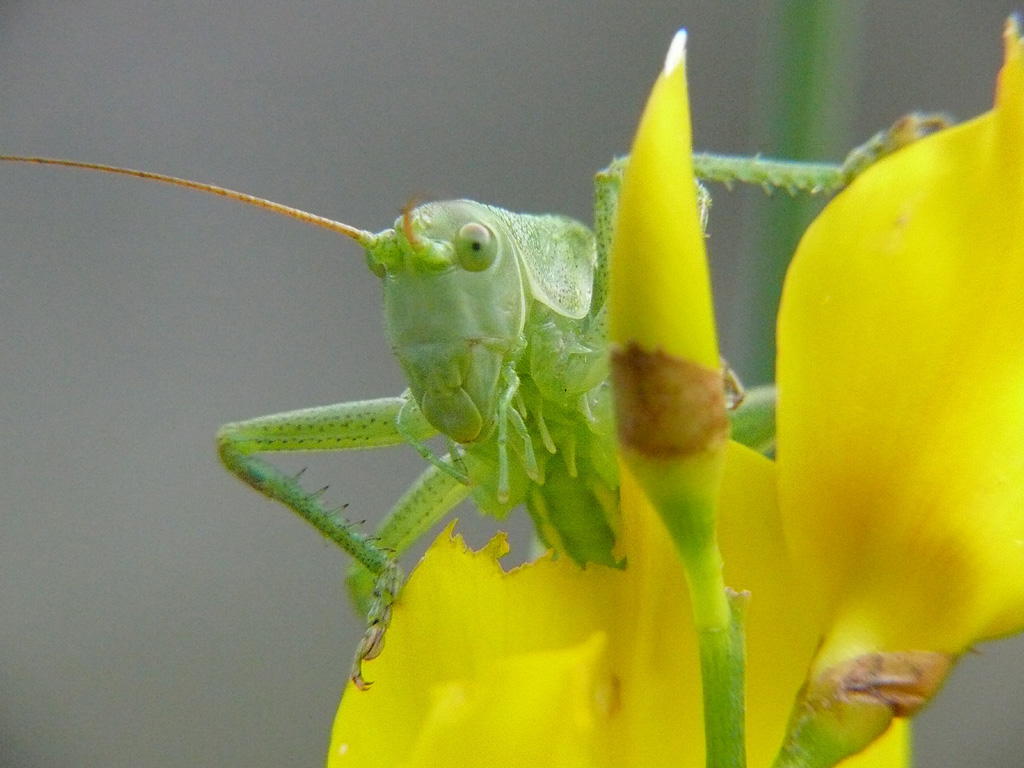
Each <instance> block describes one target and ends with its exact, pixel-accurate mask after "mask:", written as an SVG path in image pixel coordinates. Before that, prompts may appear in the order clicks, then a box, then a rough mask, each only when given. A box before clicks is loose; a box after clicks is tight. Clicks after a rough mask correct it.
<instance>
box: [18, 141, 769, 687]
mask: <svg viewBox="0 0 1024 768" xmlns="http://www.w3.org/2000/svg"><path fill="white" fill-rule="evenodd" d="M0 160H5V161H11V162H34V163H40V164H47V165H59V166H65V167H72V168H82V169H87V170H95V171H104V172H109V173H117V174H122V175H129V176H135V177H139V178H143V179H148V180H152V181H159V182H163V183H168V184H174V185H177V186H183V187H187V188H190V189H195V190H199V191H204V192H208V193H213V194H218V195H222V196H225V197H229V198H232V199H235V200H238V201H240V202H244V203H248V204H250V205H255V206H257V207H261V208H264V209H267V210H270V211H273V212H276V213H280V214H284V215H287V216H291V217H293V218H297V219H300V220H302V221H306V222H308V223H312V224H316V225H318V226H321V227H325V228H327V229H331V230H334V231H336V232H339V233H340V234H342V235H345V236H346V237H348V238H350V239H352V240H354V241H355V242H357V243H359V244H360V245H361V246H362V247H363V248H364V249H365V252H366V262H367V265H368V267H369V269H370V270H371V271H372V272H373V273H374V274H375V275H376V276H377V277H378V278H380V280H381V283H382V287H383V304H384V314H385V322H386V328H387V335H388V339H389V341H390V343H391V346H392V349H393V351H394V353H395V355H396V357H397V359H398V362H399V364H400V365H401V367H402V370H403V372H404V373H405V376H406V379H407V382H408V384H409V389H407V390H406V391H405V392H404V393H402V394H401V395H399V396H397V397H390V398H380V399H375V400H365V401H352V402H343V403H338V404H335V405H328V406H322V407H316V408H306V409H301V410H296V411H290V412H287V413H279V414H274V415H270V416H263V417H258V418H254V419H249V420H247V421H240V422H235V423H231V424H227V425H225V426H223V427H221V429H220V430H219V432H218V434H217V446H218V450H219V454H220V457H221V460H222V461H223V463H224V465H225V466H226V467H227V468H228V469H229V470H230V471H231V472H233V473H234V474H235V475H236V476H238V477H239V478H240V479H241V480H243V481H244V482H245V483H247V484H248V485H250V486H252V487H253V488H255V489H256V490H257V491H259V492H260V493H262V494H263V495H265V496H267V497H269V498H271V499H274V500H276V501H279V502H281V503H283V504H285V505H286V506H288V507H289V508H291V509H292V510H294V511H295V512H297V513H298V514H299V515H300V516H301V517H303V518H305V519H306V520H307V521H309V522H310V523H311V524H312V525H313V526H314V527H315V528H316V529H317V530H318V531H320V532H321V533H322V534H323V535H324V536H325V537H327V538H328V539H330V540H331V541H334V542H335V543H337V544H338V545H339V546H340V547H341V548H342V549H344V550H345V551H346V552H347V553H348V554H350V555H351V556H352V557H353V558H354V560H355V563H354V564H353V567H352V569H351V571H350V574H349V578H348V584H349V589H350V593H351V596H352V598H353V601H354V602H355V604H356V606H357V609H358V610H360V611H361V612H363V613H364V614H365V615H366V617H367V622H368V625H369V629H368V630H367V633H366V635H365V636H364V638H363V640H362V642H361V643H360V647H359V648H358V650H357V652H356V657H355V660H354V662H353V666H352V671H351V678H352V680H353V682H354V683H355V684H356V685H357V686H359V687H365V685H367V683H366V682H365V681H364V680H363V677H362V673H361V662H362V661H364V660H367V659H372V658H374V657H375V656H376V655H377V654H378V653H379V652H380V650H381V648H382V645H383V638H384V633H385V630H386V628H387V625H388V623H389V620H390V613H391V605H392V602H393V600H394V598H395V596H396V595H397V593H398V590H399V588H400V586H401V582H402V574H401V571H400V569H399V567H398V565H397V558H398V556H399V555H400V554H401V553H402V552H403V551H405V550H406V549H407V548H408V547H409V545H410V544H411V543H412V542H414V541H415V540H416V539H418V538H419V537H420V536H422V535H423V534H425V533H426V532H427V531H428V530H429V529H430V528H431V527H432V526H433V525H434V524H436V523H437V522H438V521H439V520H441V519H442V518H443V517H444V516H445V515H446V514H447V513H448V512H449V511H451V510H452V508H454V507H455V506H456V505H457V504H458V503H460V502H461V501H463V500H464V499H465V498H467V497H468V496H472V498H473V500H474V501H475V503H476V504H477V506H478V507H479V508H480V509H481V511H482V512H484V513H486V514H489V515H492V516H494V517H498V518H502V517H504V516H505V515H507V514H508V512H509V511H510V510H511V509H513V508H514V507H516V506H518V505H520V504H523V505H524V506H525V507H526V509H527V511H528V512H529V514H530V516H531V518H532V520H533V523H534V525H535V527H536V531H537V535H538V537H539V539H540V540H541V542H542V543H543V544H544V545H545V546H547V547H549V548H551V549H553V550H554V551H555V552H556V553H559V554H562V555H565V556H568V557H570V558H571V559H572V560H574V561H575V562H577V563H578V564H580V565H586V564H588V563H597V564H601V565H606V566H620V565H622V563H621V562H620V561H619V559H618V558H617V557H616V554H615V550H614V547H615V540H616V531H617V526H618V521H619V520H618V468H617V464H616V457H615V441H614V424H613V420H612V409H611V394H610V389H609V383H608V380H607V378H608V377H607V374H608V369H607V361H606V357H607V355H606V351H607V350H606V347H607V344H606V340H605V315H606V306H605V303H606V297H607V285H608V252H609V248H610V244H611V235H612V227H613V222H614V216H615V205H616V201H617V197H618V189H619V185H620V183H621V179H622V174H623V172H624V168H625V164H624V163H623V162H621V161H618V162H616V163H613V164H612V165H611V166H609V168H608V169H606V170H605V171H602V172H601V173H599V174H598V175H597V177H596V185H595V222H594V230H593V231H591V230H590V229H588V228H587V227H585V226H584V225H583V224H581V223H579V222H577V221H575V220H572V219H569V218H566V217H562V216H555V215H532V214H514V213H510V212H508V211H505V210H503V209H500V208H495V207H492V206H488V205H484V204H481V203H476V202H473V201H470V200H451V201H442V202H431V203H426V204H423V205H419V206H417V207H415V208H410V209H407V210H405V211H403V213H402V215H401V216H400V217H399V218H398V219H397V220H396V222H395V225H394V227H392V228H390V229H386V230H383V231H381V232H377V233H371V232H367V231H364V230H361V229H358V228H355V227H351V226H349V225H347V224H343V223H340V222H336V221H333V220H330V219H326V218H323V217H320V216H316V215H314V214H309V213H306V212H304V211H300V210H297V209H294V208H290V207H288V206H284V205H281V204H278V203H274V202H271V201H268V200H264V199H262V198H257V197H254V196H252V195H248V194H244V193H240V192H235V191H233V190H229V189H225V188H222V187H216V186H213V185H209V184H204V183H199V182H193V181H188V180H185V179H179V178H176V177H172V176H165V175H162V174H155V173H150V172H146V171H135V170H130V169H125V168H118V167H114V166H106V165H99V164H92V163H82V162H77V161H72V160H56V159H49V158H33V157H18V156H9V155H8V156H0ZM701 200H702V206H705V209H706V205H707V202H708V200H707V196H706V194H704V195H702V196H701ZM723 371H724V375H725V376H726V383H727V389H732V390H734V391H737V392H738V384H737V383H736V382H735V380H734V378H733V377H732V376H731V373H730V372H729V371H728V368H727V367H724V368H723ZM736 399H737V400H738V399H739V398H738V397H737V398H736ZM773 402H774V401H773V396H772V393H771V391H770V389H764V390H758V391H755V392H754V393H752V396H750V397H748V398H747V399H746V401H745V404H744V406H743V407H741V408H739V410H737V411H735V412H734V414H733V422H734V437H736V438H737V439H739V440H740V441H741V442H746V443H748V444H752V445H755V446H756V447H761V446H762V445H763V444H764V443H765V442H766V440H767V441H769V442H770V438H771V434H772V432H773V416H774V413H773ZM436 435H440V436H441V437H442V438H443V440H444V441H445V443H446V445H447V451H446V452H445V453H444V454H443V455H437V453H436V452H435V451H434V450H432V449H431V447H430V446H428V445H427V444H426V442H425V441H426V440H428V439H430V438H431V437H434V436H436ZM398 444H409V445H412V446H413V447H414V448H416V450H417V451H418V452H419V453H420V454H421V455H422V456H423V457H424V458H425V459H426V460H427V462H428V466H427V468H426V469H425V470H424V471H423V473H422V474H421V475H420V477H419V478H418V479H417V480H416V481H415V482H414V483H413V484H412V485H411V486H410V487H409V489H408V490H407V491H406V492H405V493H404V494H403V495H402V497H401V498H400V499H399V500H398V501H397V502H396V503H395V505H394V506H393V508H392V509H391V511H390V512H389V514H388V515H387V516H386V518H385V519H384V521H383V522H382V523H381V525H380V526H379V527H378V529H377V530H376V531H375V532H374V533H373V534H372V535H368V534H366V533H364V532H363V531H361V530H360V528H359V527H358V526H357V525H356V524H353V523H350V522H348V521H345V520H343V519H342V518H340V517H339V516H338V515H337V513H336V511H335V510H333V509H331V508H330V507H328V506H327V505H325V504H324V503H323V501H322V499H321V498H320V494H319V493H310V492H308V491H306V490H305V489H304V488H303V486H302V485H301V484H300V478H299V476H292V475H288V474H286V473H285V472H283V471H281V470H279V469H278V468H276V467H275V466H274V465H273V464H271V463H269V462H268V461H266V460H265V459H263V458H261V454H268V453H276V452H296V451H334V450H355V449H365V448H380V447H385V446H391V445H398ZM300 474H301V473H300Z"/></svg>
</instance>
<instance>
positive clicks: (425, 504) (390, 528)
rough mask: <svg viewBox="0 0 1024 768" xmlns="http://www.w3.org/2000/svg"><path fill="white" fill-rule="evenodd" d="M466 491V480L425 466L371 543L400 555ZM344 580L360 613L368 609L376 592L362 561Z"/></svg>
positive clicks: (372, 579)
mask: <svg viewBox="0 0 1024 768" xmlns="http://www.w3.org/2000/svg"><path fill="white" fill-rule="evenodd" d="M439 461H442V462H450V461H451V457H450V456H445V457H443V458H441V459H439ZM469 493H470V487H469V486H468V485H466V484H465V483H462V482H459V481H458V480H456V479H455V478H453V477H452V476H451V475H450V474H448V473H447V472H445V471H444V470H442V469H439V468H438V467H435V466H430V467H427V469H426V470H425V471H424V472H423V474H421V475H420V476H419V478H417V480H416V482H415V483H413V484H412V485H411V486H410V487H409V489H408V490H406V492H405V493H404V494H402V497H401V498H400V499H399V500H398V501H397V502H395V506H394V507H392V509H391V511H390V512H389V513H388V515H387V517H385V518H384V521H383V522H382V523H381V524H380V526H379V527H378V528H377V530H376V531H375V532H374V534H373V542H374V544H376V545H377V546H378V547H380V548H381V549H384V550H386V551H388V552H391V553H392V554H393V555H394V556H396V557H397V556H398V555H401V554H402V553H403V552H405V550H406V549H408V547H409V546H410V545H411V544H412V543H413V542H415V541H416V540H417V539H419V538H420V537H421V536H423V535H424V534H425V533H426V532H427V531H428V530H430V528H431V527H433V525H434V524H435V523H437V522H438V521H439V520H441V519H442V518H443V517H444V516H445V515H446V514H448V512H450V511H451V510H452V509H454V508H455V506H456V505H457V504H458V503H459V502H461V501H463V500H464V499H465V498H466V497H467V496H468V495H469ZM346 583H347V584H348V588H349V595H350V596H351V598H352V602H353V603H355V605H356V608H357V609H358V610H360V611H362V612H363V613H366V614H369V613H371V609H372V603H373V601H375V600H378V599H379V597H378V596H377V595H376V594H375V590H376V588H377V584H376V578H375V576H374V575H373V574H372V573H371V572H370V571H369V570H367V568H366V567H365V566H364V565H362V564H361V563H359V562H356V563H353V564H352V567H351V569H349V573H348V577H347V578H346Z"/></svg>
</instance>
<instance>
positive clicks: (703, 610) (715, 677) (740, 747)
mask: <svg viewBox="0 0 1024 768" xmlns="http://www.w3.org/2000/svg"><path fill="white" fill-rule="evenodd" d="M715 561H718V563H719V565H718V566H717V567H715V565H714V563H715ZM690 566H691V567H687V581H688V582H689V585H690V596H691V599H692V601H693V613H694V621H695V623H696V625H697V643H698V646H699V648H700V674H701V684H702V688H703V698H704V743H705V748H706V750H707V754H706V760H705V763H706V765H707V768H744V766H745V765H746V763H747V756H746V737H745V734H744V697H743V694H744V688H743V676H744V647H743V610H744V607H745V605H746V599H745V597H739V596H734V595H733V593H731V591H730V590H727V589H726V587H725V583H724V582H723V580H722V569H721V557H720V555H719V554H718V547H717V546H716V545H714V543H713V542H712V546H711V547H709V552H708V557H707V558H704V559H702V561H701V562H700V563H691V564H690ZM697 568H699V569H700V570H699V571H698V570H697ZM723 609H724V610H725V614H726V617H727V618H726V622H725V624H724V625H721V624H717V623H716V624H711V623H709V620H711V619H714V620H716V621H718V620H719V617H720V615H721V613H722V610H723Z"/></svg>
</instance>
